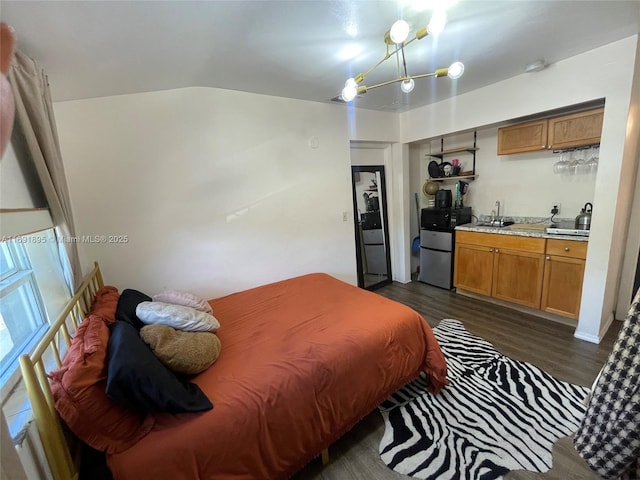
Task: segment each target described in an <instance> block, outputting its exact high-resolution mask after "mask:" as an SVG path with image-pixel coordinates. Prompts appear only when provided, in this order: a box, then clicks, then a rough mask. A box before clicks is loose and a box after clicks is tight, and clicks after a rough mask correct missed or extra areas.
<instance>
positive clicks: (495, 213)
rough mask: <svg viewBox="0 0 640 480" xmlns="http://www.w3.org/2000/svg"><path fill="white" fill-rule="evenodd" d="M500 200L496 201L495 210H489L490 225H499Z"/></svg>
mask: <svg viewBox="0 0 640 480" xmlns="http://www.w3.org/2000/svg"><path fill="white" fill-rule="evenodd" d="M500 223H501V222H500V200H496V210H491V224H492V225H500Z"/></svg>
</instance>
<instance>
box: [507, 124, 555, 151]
mask: <svg viewBox="0 0 640 480" xmlns="http://www.w3.org/2000/svg"><path fill="white" fill-rule="evenodd" d="M548 124H549V122H548V120H547V119H546V118H545V119H543V120H536V121H534V122H527V123H520V124H517V125H511V126H509V127H503V128H499V129H498V155H509V154H510V153H522V152H535V151H538V150H545V149H546V148H547V128H548Z"/></svg>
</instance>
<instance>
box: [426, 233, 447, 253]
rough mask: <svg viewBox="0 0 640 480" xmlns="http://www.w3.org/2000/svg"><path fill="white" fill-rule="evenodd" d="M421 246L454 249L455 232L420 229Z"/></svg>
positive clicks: (434, 248)
mask: <svg viewBox="0 0 640 480" xmlns="http://www.w3.org/2000/svg"><path fill="white" fill-rule="evenodd" d="M420 246H421V247H423V248H431V249H433V250H444V251H447V252H451V251H453V232H434V231H432V230H420Z"/></svg>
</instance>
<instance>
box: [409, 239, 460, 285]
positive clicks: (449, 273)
mask: <svg viewBox="0 0 640 480" xmlns="http://www.w3.org/2000/svg"><path fill="white" fill-rule="evenodd" d="M453 236H454V233H453V231H437V230H428V229H422V230H420V274H419V275H418V280H419V281H421V282H423V283H428V284H429V285H435V286H436V287H440V288H446V289H447V290H451V289H452V288H453V245H454V244H453V242H454V238H453Z"/></svg>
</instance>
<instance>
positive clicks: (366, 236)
mask: <svg viewBox="0 0 640 480" xmlns="http://www.w3.org/2000/svg"><path fill="white" fill-rule="evenodd" d="M362 241H363V242H364V244H365V245H378V244H382V243H384V235H383V233H382V229H381V228H374V229H372V230H362Z"/></svg>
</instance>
